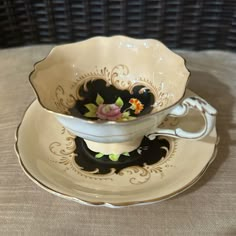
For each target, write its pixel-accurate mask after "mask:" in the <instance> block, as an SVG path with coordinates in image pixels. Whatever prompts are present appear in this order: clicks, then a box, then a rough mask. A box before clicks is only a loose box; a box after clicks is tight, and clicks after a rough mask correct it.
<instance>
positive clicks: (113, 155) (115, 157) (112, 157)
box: [109, 154, 120, 161]
mask: <svg viewBox="0 0 236 236" xmlns="http://www.w3.org/2000/svg"><path fill="white" fill-rule="evenodd" d="M119 157H120V155H119V154H110V155H109V159H110V160H111V161H118V159H119Z"/></svg>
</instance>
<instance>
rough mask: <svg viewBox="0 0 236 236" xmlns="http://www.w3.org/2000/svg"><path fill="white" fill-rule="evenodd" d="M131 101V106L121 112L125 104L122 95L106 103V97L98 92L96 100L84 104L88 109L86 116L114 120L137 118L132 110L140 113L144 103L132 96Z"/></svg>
mask: <svg viewBox="0 0 236 236" xmlns="http://www.w3.org/2000/svg"><path fill="white" fill-rule="evenodd" d="M129 103H130V104H131V106H129V107H128V108H126V109H125V110H123V112H121V109H122V107H123V105H124V101H123V100H122V98H121V97H118V98H117V99H116V101H115V102H114V103H112V104H105V103H104V99H103V98H102V97H101V96H100V95H99V94H97V97H96V101H95V102H94V103H88V104H85V105H84V106H85V107H86V108H87V110H88V111H87V112H86V113H85V114H84V116H85V117H90V118H99V119H101V120H112V121H115V120H117V121H128V120H133V119H136V117H134V116H131V114H130V110H133V111H134V114H136V115H138V114H139V113H140V112H141V111H142V110H143V108H144V105H143V104H142V103H141V102H140V101H139V100H138V99H137V98H131V99H130V100H129Z"/></svg>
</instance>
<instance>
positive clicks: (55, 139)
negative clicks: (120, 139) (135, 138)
mask: <svg viewBox="0 0 236 236" xmlns="http://www.w3.org/2000/svg"><path fill="white" fill-rule="evenodd" d="M187 96H193V93H192V92H190V91H188V92H187ZM203 126H204V121H203V119H202V116H201V115H200V114H199V113H198V112H195V111H191V112H190V114H189V116H188V117H183V118H178V119H177V118H174V119H168V120H165V122H164V123H163V124H162V127H163V128H167V127H172V128H175V127H180V128H182V127H185V129H186V130H188V131H189V132H194V131H196V130H199V129H200V128H202V127H203ZM16 139H17V141H16V145H15V147H16V152H17V154H18V158H19V161H20V164H21V166H22V168H23V170H24V172H25V173H26V174H27V175H28V177H30V179H31V180H33V181H34V182H35V183H36V184H38V185H39V186H40V187H42V188H43V189H45V190H47V191H48V192H50V193H53V194H55V195H57V196H60V197H63V198H66V199H68V200H73V201H76V202H79V203H82V204H86V205H92V206H94V205H96V206H107V207H121V206H127V205H140V204H141V205H142V204H148V203H153V202H159V201H162V200H165V199H168V198H170V197H173V196H175V195H177V194H179V193H181V192H182V191H184V190H186V189H187V188H189V187H190V186H192V185H193V184H194V183H195V182H196V181H197V180H198V179H199V178H200V177H201V176H202V175H203V173H204V172H205V170H206V169H207V167H208V166H209V164H210V163H211V162H212V161H213V160H214V157H215V153H216V143H217V140H218V139H217V134H216V130H215V128H214V129H213V130H212V131H211V133H210V134H209V135H207V136H206V137H205V138H204V139H202V140H200V141H189V140H184V139H173V138H168V142H169V144H170V147H169V149H168V151H167V154H166V156H165V158H163V159H162V160H160V161H159V162H157V163H154V164H152V165H145V164H144V165H143V166H137V165H136V166H130V167H127V168H124V169H122V170H121V171H120V172H118V173H115V170H114V169H111V170H110V172H109V173H108V174H96V172H97V170H94V171H85V170H84V169H83V168H82V167H81V166H79V165H78V164H76V162H75V153H74V150H75V142H74V140H75V136H74V135H72V134H71V133H70V132H68V131H67V130H65V128H63V127H62V125H61V124H60V123H58V122H57V121H56V119H55V116H54V115H53V114H51V113H48V112H46V111H45V110H43V109H42V108H41V106H40V105H39V103H38V102H37V101H35V102H33V104H31V106H30V107H29V108H28V110H27V111H26V113H25V115H24V118H23V120H22V123H21V124H20V126H19V128H18V131H17V133H16ZM139 151H140V150H139ZM77 158H78V159H79V158H81V154H80V151H79V153H78V156H77Z"/></svg>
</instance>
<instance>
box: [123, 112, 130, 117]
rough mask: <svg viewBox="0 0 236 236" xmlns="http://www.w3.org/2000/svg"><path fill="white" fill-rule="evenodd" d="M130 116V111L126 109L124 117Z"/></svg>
mask: <svg viewBox="0 0 236 236" xmlns="http://www.w3.org/2000/svg"><path fill="white" fill-rule="evenodd" d="M129 116H130V112H129V111H126V112H124V113H123V114H122V118H128V117H129Z"/></svg>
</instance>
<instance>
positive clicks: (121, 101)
mask: <svg viewBox="0 0 236 236" xmlns="http://www.w3.org/2000/svg"><path fill="white" fill-rule="evenodd" d="M115 104H116V105H117V106H118V107H122V106H123V105H124V102H123V100H122V99H121V97H118V98H117V99H116V102H115Z"/></svg>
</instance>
